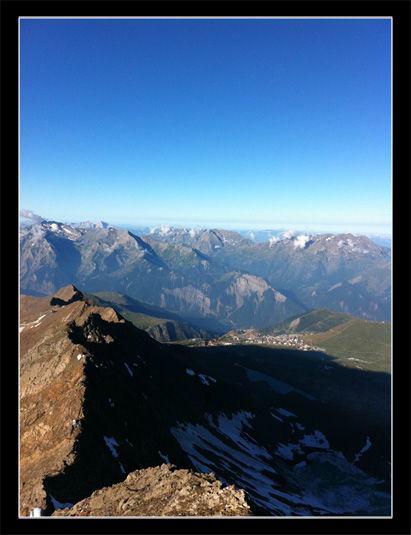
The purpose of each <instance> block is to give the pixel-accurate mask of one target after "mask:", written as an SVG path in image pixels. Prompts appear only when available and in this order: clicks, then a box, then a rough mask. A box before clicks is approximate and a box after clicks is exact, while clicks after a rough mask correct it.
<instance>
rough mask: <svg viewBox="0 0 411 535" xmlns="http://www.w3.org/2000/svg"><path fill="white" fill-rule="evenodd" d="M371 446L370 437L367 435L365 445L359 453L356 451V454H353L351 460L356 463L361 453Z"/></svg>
mask: <svg viewBox="0 0 411 535" xmlns="http://www.w3.org/2000/svg"><path fill="white" fill-rule="evenodd" d="M371 446H372V444H371V440H370V437H367V442H366V443H365V446H364V447H363V449H362V450H361V451H360V452H359V453H357V455H356V456H355V459H354V460H353V463H357V462H358V461H359V460H360V458H361V456H362V454H363V453H364V452H366V451H367V450H369V449H370V448H371Z"/></svg>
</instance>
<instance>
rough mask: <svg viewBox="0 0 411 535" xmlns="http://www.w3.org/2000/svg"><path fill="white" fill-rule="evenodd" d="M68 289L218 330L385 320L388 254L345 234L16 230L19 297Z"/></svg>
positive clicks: (50, 225)
mask: <svg viewBox="0 0 411 535" xmlns="http://www.w3.org/2000/svg"><path fill="white" fill-rule="evenodd" d="M83 227H87V228H83ZM89 227H91V228H89ZM72 283H74V284H76V285H77V286H78V287H79V288H81V290H82V291H84V292H90V293H98V292H117V293H121V294H125V295H127V296H129V297H131V298H132V299H135V300H137V301H139V302H142V303H145V304H148V305H151V306H155V307H159V308H161V309H163V310H165V311H168V312H170V313H173V314H177V315H178V316H179V317H180V318H181V320H182V321H183V322H186V323H189V324H190V326H192V327H193V328H194V329H203V330H204V329H206V330H210V331H213V332H217V333H224V332H227V331H229V330H231V329H236V328H257V329H258V328H264V327H267V326H270V325H274V324H276V323H279V322H281V321H283V320H285V319H286V318H288V317H290V316H294V315H296V314H300V313H302V312H304V311H307V310H309V309H312V308H323V307H327V308H330V309H332V310H335V311H337V312H345V313H348V314H352V315H355V316H357V317H360V318H365V319H369V320H373V321H390V319H391V317H390V316H391V251H390V249H388V248H386V247H382V246H378V245H376V244H374V243H373V242H372V241H371V240H369V239H368V238H366V237H364V236H353V235H350V234H342V235H330V234H326V235H317V236H301V235H300V236H292V237H290V238H288V239H283V240H278V239H272V240H271V241H268V242H265V243H253V242H252V241H251V240H249V239H248V238H245V237H243V236H241V235H240V234H238V233H236V232H233V231H224V230H199V231H195V230H192V231H187V230H184V229H171V228H169V227H164V228H162V229H160V230H157V231H154V232H153V233H151V234H150V235H148V236H136V235H134V234H132V233H131V232H128V231H126V230H120V229H117V228H115V227H112V226H110V225H108V224H104V223H101V224H90V225H83V226H77V227H73V226H70V225H67V224H62V223H58V222H52V221H43V222H41V223H39V224H35V225H31V226H29V227H22V228H21V233H20V288H21V291H22V292H23V293H29V294H33V295H39V296H41V295H49V294H52V293H53V292H55V291H57V290H58V288H60V287H62V286H65V285H67V284H72Z"/></svg>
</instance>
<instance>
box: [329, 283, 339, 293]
mask: <svg viewBox="0 0 411 535" xmlns="http://www.w3.org/2000/svg"><path fill="white" fill-rule="evenodd" d="M340 286H342V282H337V284H334V286H331V288H329V289H328V290H327V291H328V292H332V291H333V290H335V289H336V288H339V287H340Z"/></svg>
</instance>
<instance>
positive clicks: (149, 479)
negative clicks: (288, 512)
mask: <svg viewBox="0 0 411 535" xmlns="http://www.w3.org/2000/svg"><path fill="white" fill-rule="evenodd" d="M52 516H53V517H55V516H88V517H104V516H151V517H158V516H170V517H175V516H251V512H250V507H249V505H248V504H247V502H246V499H245V493H244V491H243V490H236V489H235V488H234V485H232V486H230V487H223V485H222V483H221V481H219V480H218V479H216V477H215V475H214V474H212V473H211V474H199V473H196V472H193V471H192V470H186V469H183V470H178V469H177V468H176V467H175V466H174V465H172V464H162V465H161V466H156V467H153V468H146V469H143V470H136V471H135V472H131V473H130V474H129V475H128V476H127V478H126V479H125V480H124V481H123V482H122V483H117V484H115V485H113V486H111V487H104V488H102V489H99V490H96V491H95V492H93V494H92V495H91V496H90V497H89V498H86V499H85V500H82V501H80V502H78V503H76V504H75V505H74V506H73V507H71V508H65V509H58V510H57V511H55V512H54V513H53V514H52Z"/></svg>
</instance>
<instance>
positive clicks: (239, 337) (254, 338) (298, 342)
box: [195, 330, 322, 351]
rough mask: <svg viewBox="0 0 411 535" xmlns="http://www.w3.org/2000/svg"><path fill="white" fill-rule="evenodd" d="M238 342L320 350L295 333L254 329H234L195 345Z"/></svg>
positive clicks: (226, 344)
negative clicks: (277, 332)
mask: <svg viewBox="0 0 411 535" xmlns="http://www.w3.org/2000/svg"><path fill="white" fill-rule="evenodd" d="M305 334H307V333H305ZM238 344H264V345H275V346H282V347H289V348H294V349H299V350H301V351H322V349H321V348H319V347H315V346H310V345H309V344H307V343H305V342H304V341H303V340H302V339H301V338H300V337H299V336H298V335H297V334H276V335H274V334H262V333H260V332H259V331H254V330H247V331H235V332H232V333H228V334H226V335H224V336H223V337H221V338H218V339H213V340H209V341H208V342H206V341H204V340H201V341H198V342H197V343H196V344H195V346H196V347H204V346H231V345H238Z"/></svg>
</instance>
